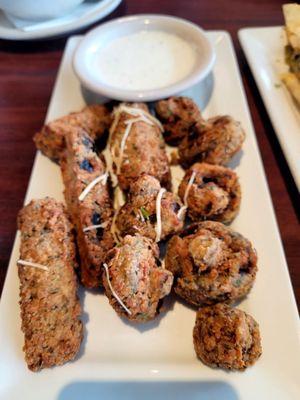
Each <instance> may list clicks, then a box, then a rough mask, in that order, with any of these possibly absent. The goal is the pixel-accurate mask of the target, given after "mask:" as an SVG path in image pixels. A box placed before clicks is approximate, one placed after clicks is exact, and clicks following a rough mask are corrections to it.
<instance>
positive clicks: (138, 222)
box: [116, 174, 185, 242]
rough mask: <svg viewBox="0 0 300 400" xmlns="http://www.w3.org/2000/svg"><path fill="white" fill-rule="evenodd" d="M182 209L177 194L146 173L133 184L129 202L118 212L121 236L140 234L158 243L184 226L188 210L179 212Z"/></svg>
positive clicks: (117, 221) (118, 225) (117, 222)
mask: <svg viewBox="0 0 300 400" xmlns="http://www.w3.org/2000/svg"><path fill="white" fill-rule="evenodd" d="M180 208H181V204H180V200H179V198H178V197H177V196H175V195H174V194H173V193H171V192H167V191H166V190H165V189H164V188H162V187H161V186H160V183H159V181H158V180H157V179H156V178H154V177H153V176H150V175H146V174H143V175H142V176H140V177H139V178H138V179H137V180H136V181H134V182H133V183H132V184H131V186H130V190H129V193H128V199H127V202H126V203H125V204H124V205H123V206H122V207H121V208H120V210H119V211H118V215H117V218H116V226H117V230H118V232H119V233H120V235H121V236H125V235H134V234H135V233H139V234H140V235H142V236H146V237H148V238H149V239H152V240H155V241H157V242H158V241H160V240H162V239H165V238H166V237H167V236H169V235H171V234H174V233H176V232H179V231H180V230H181V229H182V228H183V224H184V217H185V211H184V212H182V213H180V214H179V210H180Z"/></svg>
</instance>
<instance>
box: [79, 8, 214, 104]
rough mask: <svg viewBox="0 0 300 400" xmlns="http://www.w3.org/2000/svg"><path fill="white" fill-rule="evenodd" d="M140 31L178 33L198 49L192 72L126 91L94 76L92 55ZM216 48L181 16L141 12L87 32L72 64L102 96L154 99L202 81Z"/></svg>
mask: <svg viewBox="0 0 300 400" xmlns="http://www.w3.org/2000/svg"><path fill="white" fill-rule="evenodd" d="M141 30H143V31H144V30H160V31H165V32H168V33H175V34H176V35H178V36H179V37H182V38H183V39H185V40H186V41H188V42H190V43H192V44H193V46H195V47H196V48H197V54H198V56H197V62H196V66H195V68H194V69H193V71H192V72H191V73H190V74H189V75H188V76H186V77H185V78H184V79H182V80H181V81H179V82H175V83H173V84H171V85H169V86H164V87H161V88H157V89H155V88H154V89H151V90H124V89H122V88H121V87H120V88H117V87H112V86H109V85H107V84H105V82H104V80H102V79H101V77H99V79H96V78H95V73H94V71H92V68H93V57H95V55H96V53H97V52H98V51H100V50H101V48H102V47H104V46H105V45H107V43H109V41H111V40H113V39H115V38H118V37H121V36H125V35H128V34H131V33H135V32H138V31H141ZM214 61H215V51H214V49H213V47H212V45H211V43H210V41H209V40H208V38H207V37H206V35H205V32H204V31H203V29H201V28H199V27H198V26H197V25H195V24H193V23H191V22H188V21H186V20H183V19H181V18H176V17H171V16H167V15H156V14H141V15H133V16H129V17H123V18H118V19H115V20H112V21H110V22H107V23H105V24H103V25H100V26H99V27H97V28H95V29H93V30H91V31H90V32H89V33H87V34H86V35H85V36H84V38H83V39H82V40H81V42H80V43H79V45H78V47H77V49H76V51H75V53H74V58H73V67H74V70H75V73H76V75H77V76H78V78H79V79H80V81H81V83H82V85H83V86H84V87H86V88H88V89H89V90H91V91H92V92H94V93H97V94H99V95H101V96H104V97H107V98H110V99H116V100H122V101H154V100H158V99H162V98H166V97H169V96H173V95H176V94H179V93H180V92H182V91H184V90H186V89H187V88H189V87H190V86H193V85H195V84H196V83H198V82H200V81H201V80H203V79H204V78H205V77H206V76H207V75H208V74H209V73H210V72H211V70H212V67H213V64H214Z"/></svg>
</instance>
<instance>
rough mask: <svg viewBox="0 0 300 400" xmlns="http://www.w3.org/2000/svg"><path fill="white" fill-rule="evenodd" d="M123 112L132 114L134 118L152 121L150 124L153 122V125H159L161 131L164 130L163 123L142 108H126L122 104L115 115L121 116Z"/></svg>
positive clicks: (115, 111)
mask: <svg viewBox="0 0 300 400" xmlns="http://www.w3.org/2000/svg"><path fill="white" fill-rule="evenodd" d="M122 112H125V113H127V114H130V115H132V116H133V117H145V118H146V119H147V120H150V121H149V122H153V124H155V125H157V126H158V127H159V129H160V130H161V131H163V130H164V128H163V126H162V124H161V122H160V121H159V120H158V119H157V118H155V117H154V116H153V115H152V114H150V113H149V112H148V111H146V110H143V109H142V108H138V107H131V106H126V105H125V104H120V105H119V107H117V108H116V109H115V110H114V115H116V116H117V115H120V114H121V113H122ZM149 122H148V123H149ZM153 124H151V125H153ZM112 128H114V129H115V127H114V126H112Z"/></svg>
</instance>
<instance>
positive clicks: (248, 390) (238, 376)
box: [0, 31, 300, 400]
mask: <svg viewBox="0 0 300 400" xmlns="http://www.w3.org/2000/svg"><path fill="white" fill-rule="evenodd" d="M208 34H209V37H210V39H211V40H212V42H213V43H214V44H215V46H216V52H217V61H216V65H215V68H214V73H213V77H212V76H210V77H209V78H208V79H207V80H206V82H204V83H203V84H202V85H201V88H200V89H199V88H196V87H195V88H193V89H191V90H190V91H189V93H187V94H189V95H191V96H193V97H194V99H195V100H196V101H198V103H199V104H203V102H204V100H205V98H206V97H207V96H206V94H207V93H208V92H209V90H210V89H212V95H211V96H210V98H209V101H208V104H207V105H206V108H205V111H204V115H205V116H206V117H207V116H209V115H211V116H212V115H216V114H225V113H227V114H231V115H232V116H234V117H236V118H237V119H239V120H240V121H241V122H242V124H243V126H244V128H245V130H246V132H247V139H246V141H245V144H244V147H243V152H242V154H241V156H239V157H237V158H236V159H235V160H234V161H233V164H232V166H235V168H236V171H237V173H238V174H239V176H240V181H241V185H242V192H243V197H242V206H241V211H240V214H239V216H238V218H237V219H236V220H235V221H234V223H233V228H234V229H236V230H238V231H240V232H241V233H242V234H244V235H245V236H246V237H248V238H249V239H251V240H252V241H253V243H254V246H255V247H256V249H257V252H258V256H259V272H258V277H257V281H256V283H255V285H254V288H253V290H252V291H251V293H250V295H249V296H248V298H247V299H245V300H244V301H243V302H242V303H241V305H240V307H241V308H242V309H243V310H245V311H246V312H249V313H250V314H251V315H253V316H254V318H256V319H257V321H258V322H259V323H260V327H261V334H262V344H263V355H262V357H261V358H260V359H259V360H258V362H257V364H256V365H255V366H253V367H251V368H249V369H248V370H247V371H245V372H243V373H227V372H225V371H222V370H214V369H211V368H208V367H206V366H205V365H203V364H202V363H201V362H200V361H199V360H197V358H196V356H195V353H194V349H193V342H192V329H193V325H194V321H195V311H194V310H192V309H191V308H189V307H187V306H186V305H184V304H183V303H181V302H178V301H174V298H172V297H171V298H170V299H169V300H168V301H167V305H169V310H168V311H167V312H166V313H164V314H163V315H162V316H160V317H159V318H157V320H156V321H154V322H151V323H148V324H145V325H135V324H132V323H129V322H124V321H123V320H122V319H120V318H119V317H118V316H117V314H116V313H115V312H114V311H113V310H112V309H111V307H110V306H109V304H108V301H107V299H106V297H105V296H104V295H103V294H100V293H92V292H91V291H84V290H83V289H82V290H81V299H82V304H83V307H84V317H83V319H84V322H85V328H86V332H85V339H84V343H83V345H82V350H81V353H80V355H79V357H78V358H77V359H76V360H75V361H74V362H71V363H68V364H66V365H64V366H62V367H56V368H53V369H49V370H43V371H41V372H40V373H33V372H30V371H29V370H28V369H27V367H26V365H25V362H24V357H23V353H22V345H23V335H22V333H21V330H20V318H19V306H18V285H19V282H18V277H17V268H16V260H17V258H18V248H19V236H18V235H17V237H16V241H15V245H14V248H13V253H12V256H11V260H10V265H9V269H8V274H7V278H6V282H5V286H4V290H3V294H2V301H1V305H0V306H1V309H0V312H1V314H0V343H1V346H0V398H1V400H14V399H18V400H19V399H22V400H27V399H28V400H29V399H30V400H34V399H37V400H40V399H43V400H53V399H55V400H79V399H80V400H82V399H88V400H95V399H99V398H101V399H109V400H114V399H149V400H150V399H151V400H153V399H167V398H174V399H185V400H186V399H196V398H197V399H201V400H208V399H210V400H212V399H221V398H222V399H225V400H237V399H243V400H246V399H249V400H253V399H265V398H270V399H272V400H276V399H278V400H279V399H280V400H282V399H286V400H287V399H293V400H296V399H298V398H299V383H298V381H297V379H298V378H299V377H298V373H299V360H300V352H299V336H298V328H299V325H298V318H297V309H296V304H295V300H294V297H293V292H292V288H291V284H290V280H289V275H288V270H287V265H286V262H285V258H284V254H283V250H282V245H281V241H280V236H279V233H278V228H277V225H276V221H275V217H274V212H273V208H272V204H271V201H270V196H269V192H268V188H267V183H266V179H265V175H264V171H263V167H262V163H261V159H260V156H259V151H258V147H257V143H256V139H255V134H254V130H253V127H252V124H251V120H250V116H249V111H248V107H247V103H246V100H245V95H244V91H243V88H242V84H241V79H240V75H239V71H238V67H237V63H236V59H235V55H234V52H233V47H232V43H231V40H230V37H229V35H228V34H227V33H226V32H222V31H221V32H210V33H208ZM79 40H80V39H79V38H78V37H74V38H72V39H70V40H69V42H68V45H67V47H66V51H65V54H64V57H63V61H62V64H61V68H60V70H59V74H58V78H57V82H56V85H55V88H54V92H53V96H52V99H51V103H50V107H49V112H48V116H47V120H52V119H54V118H56V117H59V116H61V115H63V114H66V113H68V112H70V111H73V110H79V109H80V108H81V107H82V106H83V105H84V100H83V97H82V93H81V90H80V85H79V82H78V81H77V79H76V78H75V76H74V74H73V71H72V66H71V60H72V54H73V51H74V48H75V47H76V44H77V43H78V41H79ZM62 190H63V185H62V181H61V176H60V170H59V167H58V166H57V165H55V164H53V163H51V162H50V161H49V160H48V159H47V158H46V157H44V156H42V155H41V154H40V153H37V156H36V160H35V164H34V167H33V171H32V176H31V180H30V183H29V188H28V192H27V196H26V203H27V202H28V201H30V199H32V198H40V197H44V196H46V195H51V196H53V197H55V198H57V199H63V195H62Z"/></svg>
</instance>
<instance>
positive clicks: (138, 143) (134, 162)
mask: <svg viewBox="0 0 300 400" xmlns="http://www.w3.org/2000/svg"><path fill="white" fill-rule="evenodd" d="M161 132H162V127H161V124H160V122H159V121H157V120H156V119H155V118H154V117H153V116H152V115H151V114H150V113H149V111H148V107H147V106H146V104H143V103H132V104H124V103H122V104H120V106H119V107H117V108H116V109H115V110H114V120H113V123H112V126H111V129H110V139H109V146H110V151H111V154H112V159H113V167H114V171H115V173H116V175H117V177H118V182H119V185H120V188H121V189H122V190H124V191H127V190H128V189H129V187H130V185H131V183H132V182H133V181H134V180H135V179H136V178H138V177H139V176H140V175H142V174H143V173H146V174H149V175H152V176H154V177H155V178H157V179H158V180H159V181H160V183H161V185H162V186H163V187H165V188H167V189H170V188H171V173H170V166H169V162H168V157H167V153H166V150H165V143H164V140H163V137H162V133H161Z"/></svg>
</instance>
